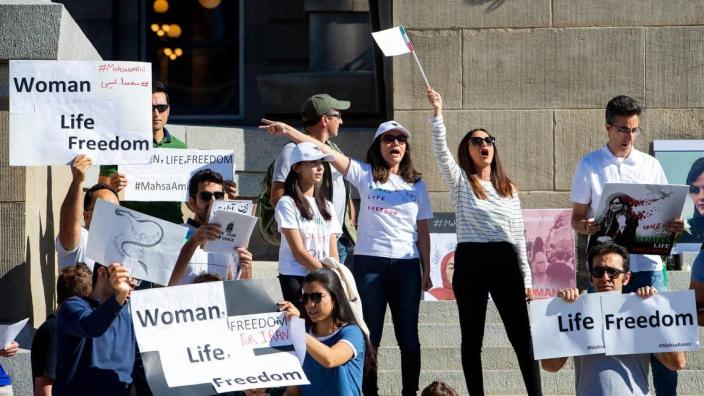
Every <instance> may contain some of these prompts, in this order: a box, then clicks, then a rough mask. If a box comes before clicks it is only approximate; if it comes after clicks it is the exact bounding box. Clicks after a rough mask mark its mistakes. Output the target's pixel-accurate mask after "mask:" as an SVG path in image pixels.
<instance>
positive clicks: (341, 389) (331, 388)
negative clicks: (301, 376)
mask: <svg viewBox="0 0 704 396" xmlns="http://www.w3.org/2000/svg"><path fill="white" fill-rule="evenodd" d="M316 338H317V339H318V341H320V342H322V343H323V344H325V345H327V346H329V347H332V346H333V345H335V344H337V343H338V342H340V341H342V342H345V343H347V344H349V346H350V347H352V350H353V351H354V355H353V356H352V359H350V360H348V361H347V362H346V363H344V364H342V365H340V366H337V367H334V368H325V367H323V366H322V365H321V364H320V363H318V362H317V361H316V360H315V359H313V357H312V356H311V355H310V354H308V353H306V358H305V360H304V361H303V371H304V372H305V373H306V376H307V377H308V380H309V381H310V385H301V393H302V394H303V396H319V395H337V396H359V395H361V394H362V371H363V369H364V334H362V330H360V328H359V326H356V325H347V326H345V327H343V328H341V329H338V330H337V331H336V332H334V333H332V334H331V335H329V336H326V337H316Z"/></svg>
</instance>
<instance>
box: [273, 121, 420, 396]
mask: <svg viewBox="0 0 704 396" xmlns="http://www.w3.org/2000/svg"><path fill="white" fill-rule="evenodd" d="M262 122H263V123H264V125H262V126H260V128H263V129H267V130H268V131H269V132H270V133H272V134H274V135H282V136H286V137H287V138H289V139H291V140H293V141H294V142H302V141H311V142H313V143H316V142H317V141H315V140H314V139H312V138H311V137H310V136H307V135H305V134H303V133H301V132H298V131H297V130H296V129H294V128H292V127H290V126H288V125H286V124H284V123H281V122H273V121H269V120H262ZM410 135H411V134H410V132H408V130H407V129H406V128H404V127H403V126H402V125H401V124H399V123H397V122H395V121H388V122H384V123H382V124H381V125H379V128H378V129H377V131H376V134H375V135H374V141H373V142H372V145H371V147H369V149H368V150H367V162H366V163H363V162H358V161H355V160H351V159H350V158H348V157H346V156H344V155H343V154H341V153H338V152H336V151H334V150H332V149H330V148H329V147H327V146H326V145H324V144H322V143H320V142H317V143H316V144H317V145H318V147H319V148H320V150H322V151H323V152H325V153H326V154H330V155H333V156H334V157H335V160H334V161H333V162H332V165H333V166H334V167H335V168H336V169H337V170H338V171H339V172H340V173H342V174H343V175H344V176H345V178H346V179H347V180H348V181H349V182H350V183H352V184H353V185H354V186H355V187H357V189H358V190H359V195H360V198H361V203H360V210H359V228H358V229H359V235H358V241H357V245H356V247H355V250H354V264H353V273H354V278H355V282H356V283H357V288H358V291H359V295H360V298H361V300H362V310H363V313H364V321H365V322H366V323H367V325H368V326H369V338H370V339H371V343H372V345H373V346H374V347H375V348H376V347H378V346H379V344H380V342H381V334H382V330H383V328H384V316H385V315H386V305H387V304H388V305H389V307H390V308H391V313H392V318H393V321H394V331H395V333H396V340H397V341H398V344H399V347H400V349H401V376H402V378H403V391H402V393H403V395H415V394H416V391H417V390H418V379H419V376H420V341H419V338H418V308H419V306H420V296H421V292H422V291H424V290H425V291H427V290H429V289H430V287H431V286H432V283H431V282H430V274H429V263H430V234H429V232H428V219H429V218H431V217H432V216H433V212H432V209H431V208H430V199H429V197H428V189H427V186H426V184H425V182H424V181H422V180H421V177H420V173H418V172H417V171H416V169H415V167H414V165H413V160H412V159H411V146H410V143H409V142H408V139H409V137H410ZM363 390H364V394H365V396H373V395H376V394H377V393H378V389H377V375H376V371H375V370H372V371H370V372H369V373H368V374H367V375H365V377H364V384H363Z"/></svg>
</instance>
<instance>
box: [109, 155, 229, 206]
mask: <svg viewBox="0 0 704 396" xmlns="http://www.w3.org/2000/svg"><path fill="white" fill-rule="evenodd" d="M202 169H212V170H214V171H216V172H218V173H220V174H221V175H222V177H223V178H224V179H225V180H232V179H233V177H234V174H235V161H234V157H233V154H232V150H184V149H159V150H154V151H152V152H151V157H150V160H149V163H148V164H146V165H123V166H120V173H123V174H124V175H125V177H126V178H127V187H125V200H127V201H174V202H185V201H187V200H188V181H189V180H190V179H191V175H193V174H194V173H196V172H197V171H199V170H202Z"/></svg>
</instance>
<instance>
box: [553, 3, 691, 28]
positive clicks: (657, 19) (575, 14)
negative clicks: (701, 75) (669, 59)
mask: <svg viewBox="0 0 704 396" xmlns="http://www.w3.org/2000/svg"><path fill="white" fill-rule="evenodd" d="M552 15H553V23H554V26H556V27H563V26H604V27H611V26H666V25H696V24H701V23H702V21H704V2H702V1H700V0H667V1H662V0H619V1H614V0H588V1H574V0H553V2H552Z"/></svg>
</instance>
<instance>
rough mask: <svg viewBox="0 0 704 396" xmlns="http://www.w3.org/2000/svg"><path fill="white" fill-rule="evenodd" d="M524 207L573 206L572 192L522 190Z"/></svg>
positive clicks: (560, 207)
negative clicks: (571, 200)
mask: <svg viewBox="0 0 704 396" xmlns="http://www.w3.org/2000/svg"><path fill="white" fill-rule="evenodd" d="M519 194H520V198H521V208H523V209H564V208H572V202H570V194H569V193H568V192H565V191H525V192H523V191H521V192H519Z"/></svg>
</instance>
